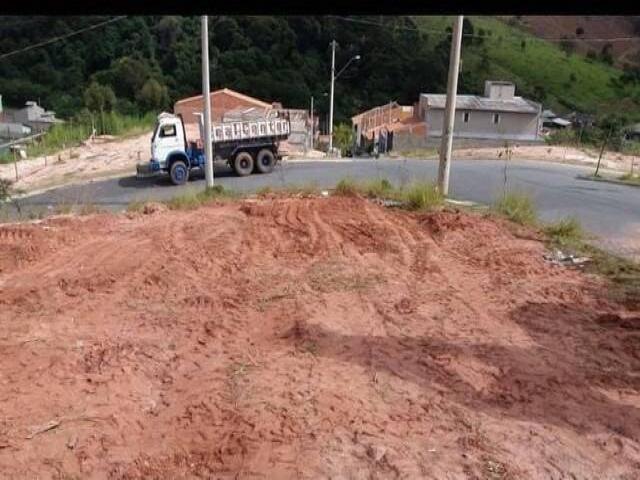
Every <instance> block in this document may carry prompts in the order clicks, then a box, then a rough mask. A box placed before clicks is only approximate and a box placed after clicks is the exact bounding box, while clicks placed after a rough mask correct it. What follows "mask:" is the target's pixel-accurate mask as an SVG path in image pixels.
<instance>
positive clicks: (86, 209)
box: [78, 203, 104, 215]
mask: <svg viewBox="0 0 640 480" xmlns="http://www.w3.org/2000/svg"><path fill="white" fill-rule="evenodd" d="M103 212H104V210H102V209H101V208H100V207H98V206H97V205H95V204H93V203H83V204H82V205H80V209H79V210H78V215H93V214H95V213H103Z"/></svg>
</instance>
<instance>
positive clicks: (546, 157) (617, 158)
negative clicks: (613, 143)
mask: <svg viewBox="0 0 640 480" xmlns="http://www.w3.org/2000/svg"><path fill="white" fill-rule="evenodd" d="M510 148H511V159H512V160H538V161H548V162H556V163H570V164H574V165H590V166H593V167H595V166H596V164H597V163H598V156H599V153H600V152H597V151H595V150H592V149H587V148H584V149H580V148H575V147H568V146H567V147H565V146H559V145H553V146H552V145H512V146H511V147H510ZM505 152H506V149H505V148H504V147H498V148H496V147H493V148H491V147H480V148H459V149H456V150H455V152H454V155H455V158H457V159H460V160H462V159H468V160H469V159H482V160H486V159H493V158H503V159H504V158H505V155H506V153H505ZM632 163H633V165H634V171H638V170H640V157H638V156H633V155H623V154H621V153H617V152H605V153H604V155H603V156H602V159H601V162H600V167H601V168H603V169H610V170H616V171H619V172H625V173H626V172H629V171H630V170H631V165H632Z"/></svg>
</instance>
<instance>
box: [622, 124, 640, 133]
mask: <svg viewBox="0 0 640 480" xmlns="http://www.w3.org/2000/svg"><path fill="white" fill-rule="evenodd" d="M625 130H626V131H627V132H630V133H640V123H634V124H633V125H629V126H627V127H626V128H625Z"/></svg>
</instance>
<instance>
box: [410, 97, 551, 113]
mask: <svg viewBox="0 0 640 480" xmlns="http://www.w3.org/2000/svg"><path fill="white" fill-rule="evenodd" d="M420 96H421V97H422V98H426V100H427V105H428V106H429V108H444V106H445V102H446V99H447V96H446V95H444V94H440V93H423V94H421V95H420ZM456 110H484V111H493V112H517V113H538V111H539V106H538V104H536V103H534V102H531V101H530V100H527V99H525V98H522V97H513V98H512V99H509V100H505V99H493V98H487V97H480V96H478V95H458V96H457V97H456Z"/></svg>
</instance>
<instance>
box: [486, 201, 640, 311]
mask: <svg viewBox="0 0 640 480" xmlns="http://www.w3.org/2000/svg"><path fill="white" fill-rule="evenodd" d="M494 211H496V212H497V213H498V214H501V215H503V216H505V217H507V218H508V219H510V220H511V221H513V222H516V223H518V224H520V225H526V226H529V227H532V228H536V229H539V230H540V231H542V233H543V234H544V235H545V237H546V242H545V243H546V244H547V246H548V247H549V248H553V249H560V250H561V251H563V252H564V253H565V254H573V255H575V256H579V257H589V258H590V259H591V261H590V262H588V263H587V264H586V265H585V267H584V269H585V271H586V272H589V273H593V274H597V275H600V276H602V277H605V278H606V279H607V280H609V282H610V285H611V286H610V288H609V289H608V293H609V294H610V296H611V299H612V300H614V301H617V302H620V303H622V304H623V305H626V306H627V307H629V308H638V307H640V264H638V263H636V262H634V261H632V260H628V259H626V258H623V257H620V256H618V255H615V254H612V253H609V252H607V251H605V250H602V249H600V248H598V247H595V246H593V245H591V244H590V243H588V236H587V235H586V234H585V232H584V230H583V228H582V226H581V225H580V222H579V221H578V220H577V219H576V218H573V217H568V218H565V219H562V220H558V221H556V222H553V223H549V224H543V223H541V222H540V221H539V220H538V218H537V215H536V210H535V207H534V205H533V201H532V200H531V198H530V197H528V196H527V195H524V194H522V193H509V194H507V195H505V196H504V197H503V198H502V199H501V200H500V201H498V202H497V203H496V205H494Z"/></svg>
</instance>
